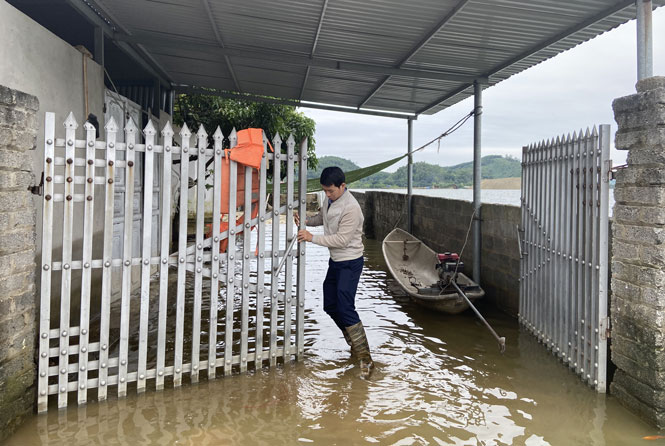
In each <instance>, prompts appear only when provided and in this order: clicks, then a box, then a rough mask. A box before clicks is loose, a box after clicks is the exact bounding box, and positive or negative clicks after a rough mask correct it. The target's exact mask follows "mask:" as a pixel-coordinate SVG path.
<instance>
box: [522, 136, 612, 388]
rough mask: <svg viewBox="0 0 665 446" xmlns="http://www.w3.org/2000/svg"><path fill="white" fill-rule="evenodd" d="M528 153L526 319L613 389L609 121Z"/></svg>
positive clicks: (571, 362) (575, 366) (557, 350)
mask: <svg viewBox="0 0 665 446" xmlns="http://www.w3.org/2000/svg"><path fill="white" fill-rule="evenodd" d="M599 130H600V131H597V130H596V128H595V127H594V129H593V130H592V131H589V129H587V130H586V131H585V132H582V131H580V133H579V134H577V133H574V134H573V135H572V136H571V135H568V136H564V137H561V138H556V140H551V141H546V142H542V143H539V144H533V145H530V146H528V147H524V148H523V151H522V200H521V201H522V204H521V207H522V220H521V228H518V231H519V233H520V234H519V239H520V242H521V246H520V251H521V252H520V258H521V261H520V306H519V308H520V309H519V321H520V323H521V324H522V325H523V326H524V327H526V328H527V329H528V330H529V331H530V332H531V333H533V335H534V336H536V337H537V338H538V340H539V341H540V342H542V343H543V344H545V345H546V346H547V347H548V348H549V349H550V350H551V352H552V353H553V354H555V355H556V356H557V357H558V358H559V359H560V360H561V361H562V362H563V363H565V364H567V365H568V367H570V368H571V369H572V370H574V371H575V373H576V374H578V375H579V376H580V377H581V379H582V380H583V381H584V382H586V383H588V384H589V385H590V386H592V387H594V388H595V389H596V390H597V391H598V392H605V390H606V376H605V375H606V366H607V338H608V334H609V326H608V317H607V312H608V297H607V295H608V288H609V284H608V267H609V265H608V228H609V209H608V205H609V178H610V169H611V161H610V159H609V148H610V126H609V125H601V126H600V128H599Z"/></svg>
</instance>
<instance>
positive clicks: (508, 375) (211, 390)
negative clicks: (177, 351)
mask: <svg viewBox="0 0 665 446" xmlns="http://www.w3.org/2000/svg"><path fill="white" fill-rule="evenodd" d="M310 246H311V247H310V248H309V251H308V273H307V274H308V282H307V301H306V311H305V317H306V319H305V348H306V354H305V359H304V361H302V362H300V363H289V364H285V365H283V366H279V367H277V368H273V369H267V368H265V369H262V370H259V371H250V372H249V373H248V374H238V375H236V376H233V377H229V378H219V379H217V380H214V381H206V380H205V379H204V380H203V381H202V382H201V383H199V384H196V385H185V386H183V387H181V388H179V389H167V390H164V391H161V392H155V391H152V390H149V391H148V392H147V393H146V394H143V395H139V396H136V395H130V396H129V397H127V398H125V399H115V398H111V399H110V400H109V401H106V402H103V403H96V402H91V403H89V404H88V405H87V406H82V407H80V408H77V407H74V406H72V407H71V408H70V409H68V410H66V411H57V410H55V409H54V410H52V411H50V412H49V413H48V414H46V415H42V416H35V417H33V418H32V419H31V420H30V421H29V422H28V423H26V424H25V425H24V426H23V427H22V428H21V430H20V431H19V432H18V433H17V434H16V435H15V436H14V437H12V438H11V439H10V440H9V442H8V444H10V445H27V444H67V445H78V444H81V445H83V444H93V443H95V444H96V443H99V444H130V445H134V444H187V445H206V444H210V445H219V444H228V445H293V444H310V443H313V444H321V445H344V446H348V445H355V444H385V445H425V444H454V445H511V444H513V445H530V446H531V445H547V444H550V445H599V446H600V445H608V446H609V445H626V444H636V443H641V442H642V440H641V437H642V436H645V435H653V434H654V433H655V432H654V430H653V429H651V428H650V427H649V426H647V425H646V424H645V423H643V422H641V421H640V420H639V419H637V418H636V417H635V416H633V415H632V414H630V413H629V412H627V411H626V410H625V409H623V408H622V407H621V406H620V405H619V404H618V403H617V402H616V401H615V400H614V399H613V398H612V397H610V396H605V395H598V394H596V393H594V392H593V391H592V390H590V389H589V388H587V387H586V386H585V385H583V384H582V383H581V382H579V381H578V379H577V377H576V376H575V375H574V374H573V373H571V372H569V371H568V370H567V369H566V368H565V367H563V366H562V365H560V364H559V363H558V362H557V361H556V360H555V359H554V357H552V356H551V355H550V354H549V353H548V352H547V350H546V349H544V348H543V347H542V346H541V345H540V344H538V342H537V341H536V340H534V339H533V337H531V336H530V335H529V334H528V333H526V332H522V331H521V330H520V329H519V327H518V325H517V322H516V321H515V320H513V319H511V318H509V317H507V316H505V315H504V314H502V313H500V312H498V311H496V310H494V309H493V308H491V307H490V306H488V305H483V304H481V305H480V307H479V309H480V311H481V312H482V313H483V314H484V315H485V316H486V318H487V319H488V321H489V322H490V324H492V326H493V327H494V328H495V329H496V331H497V332H498V333H500V334H501V335H502V336H505V337H506V339H507V348H506V352H505V354H503V355H501V354H500V353H499V349H498V346H497V344H496V341H495V340H494V339H493V338H492V337H491V336H490V335H489V333H488V332H487V331H486V329H485V328H484V327H483V326H482V325H481V324H480V322H478V320H477V319H476V318H475V316H474V315H473V313H471V312H465V313H462V314H460V315H457V316H448V315H442V314H438V313H433V312H431V311H429V310H425V309H423V308H421V307H418V306H416V305H415V304H413V303H411V302H410V301H409V300H408V298H405V297H404V295H403V294H401V293H400V292H399V290H397V289H395V286H394V283H393V282H392V279H391V278H390V276H389V275H388V274H387V272H386V271H387V269H386V267H385V264H384V262H383V258H382V256H381V253H380V244H379V243H378V242H376V241H373V240H367V241H366V262H365V269H364V271H363V276H362V279H361V283H360V285H359V289H358V298H357V308H358V311H359V313H360V315H361V318H362V319H363V323H364V324H365V326H366V327H367V332H368V338H369V341H370V344H371V347H372V352H373V357H374V360H375V361H376V363H377V366H378V367H377V370H376V372H375V374H374V376H373V377H372V379H371V380H369V381H362V380H360V379H359V378H358V369H357V367H356V366H355V364H354V363H353V361H352V360H350V355H349V352H348V347H347V346H346V343H345V342H344V340H343V338H342V336H341V333H340V332H339V329H338V328H337V327H336V326H335V325H334V324H333V323H332V321H331V320H330V319H329V318H328V317H327V315H325V313H324V312H323V310H322V308H321V307H322V297H321V288H322V283H321V282H322V281H323V277H324V275H325V272H326V268H327V251H326V250H325V249H323V248H319V247H316V246H312V245H310ZM203 327H205V325H203ZM185 345H187V342H186V343H185Z"/></svg>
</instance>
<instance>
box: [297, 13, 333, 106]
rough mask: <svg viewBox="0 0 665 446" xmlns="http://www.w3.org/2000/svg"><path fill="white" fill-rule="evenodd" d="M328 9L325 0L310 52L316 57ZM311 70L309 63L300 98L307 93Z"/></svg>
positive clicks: (310, 54)
mask: <svg viewBox="0 0 665 446" xmlns="http://www.w3.org/2000/svg"><path fill="white" fill-rule="evenodd" d="M326 9H328V0H323V6H322V7H321V15H320V16H319V24H318V25H317V27H316V34H314V42H312V51H310V52H309V57H314V52H315V51H316V45H317V44H318V43H319V34H321V26H322V25H323V17H324V16H325V15H326ZM310 70H311V67H310V66H309V65H308V66H307V71H306V72H305V78H304V79H303V81H302V87H300V94H299V95H298V99H302V95H303V94H304V93H305V86H306V85H307V79H308V78H309V72H310Z"/></svg>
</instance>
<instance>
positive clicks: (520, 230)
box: [515, 225, 527, 259]
mask: <svg viewBox="0 0 665 446" xmlns="http://www.w3.org/2000/svg"><path fill="white" fill-rule="evenodd" d="M515 229H516V230H517V249H519V253H520V259H522V256H525V255H527V253H526V252H522V242H521V239H520V234H521V233H523V232H524V229H520V225H515Z"/></svg>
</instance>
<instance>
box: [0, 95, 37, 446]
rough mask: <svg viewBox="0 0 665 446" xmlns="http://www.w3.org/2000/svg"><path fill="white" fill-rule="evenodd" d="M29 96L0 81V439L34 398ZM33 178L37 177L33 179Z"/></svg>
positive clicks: (33, 131)
mask: <svg viewBox="0 0 665 446" xmlns="http://www.w3.org/2000/svg"><path fill="white" fill-rule="evenodd" d="M38 108H39V102H38V101H37V98H35V97H34V96H30V95H28V94H25V93H21V92H18V91H16V90H11V89H9V88H7V87H3V86H0V443H1V442H2V441H3V440H4V439H5V438H7V437H8V436H9V435H11V433H12V432H13V431H14V429H15V428H16V427H17V426H18V425H19V424H20V423H21V421H22V420H23V419H24V418H25V417H27V416H30V415H31V414H32V407H33V404H34V402H35V392H34V386H33V384H34V381H35V360H34V354H35V327H36V324H35V321H36V311H37V310H36V306H35V301H36V297H35V210H34V207H33V204H32V198H31V195H30V191H29V190H28V187H30V186H32V185H35V176H34V175H33V173H32V156H33V155H32V154H31V153H30V152H31V151H32V150H34V149H35V140H36V135H37V121H36V116H35V114H36V112H37V109H38ZM37 181H38V179H37Z"/></svg>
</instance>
